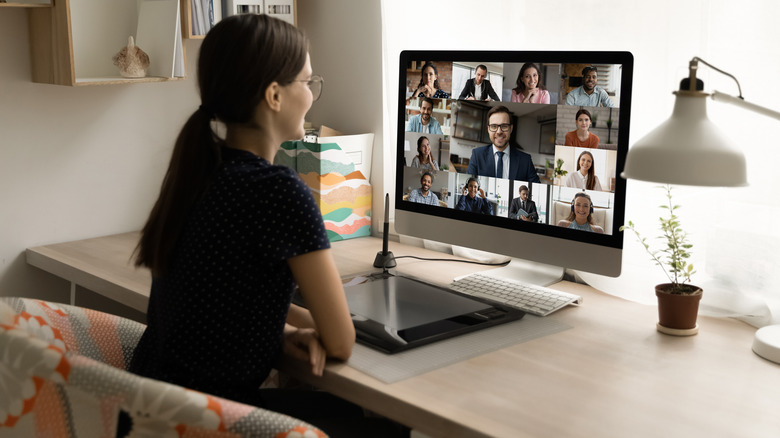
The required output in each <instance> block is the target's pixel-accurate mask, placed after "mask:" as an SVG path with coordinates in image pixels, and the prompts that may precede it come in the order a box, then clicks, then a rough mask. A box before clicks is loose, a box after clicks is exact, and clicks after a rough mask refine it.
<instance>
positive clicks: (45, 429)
mask: <svg viewBox="0 0 780 438" xmlns="http://www.w3.org/2000/svg"><path fill="white" fill-rule="evenodd" d="M143 329H144V326H143V324H138V323H136V322H133V321H129V320H126V319H124V318H120V317H118V316H114V315H109V314H105V313H102V312H97V311H94V310H89V309H83V308H79V307H74V306H68V305H64V304H53V303H48V302H45V301H39V300H31V299H25V298H5V297H2V298H0V437H2V436H31V437H32V436H47V437H52V438H59V437H63V438H76V437H112V438H113V437H115V436H127V437H184V438H187V437H191V438H200V437H278V438H294V437H307V438H308V437H311V438H315V437H324V436H325V434H323V433H322V432H321V431H319V430H318V429H316V428H314V427H313V426H310V425H308V424H305V423H303V422H301V421H300V420H297V419H294V418H291V417H288V416H285V415H281V414H278V413H275V412H271V411H266V410H263V409H259V408H256V407H253V406H248V405H244V404H241V403H237V402H233V401H230V400H225V399H222V398H219V397H213V396H210V395H208V394H203V393H200V392H197V391H192V390H189V389H186V388H183V387H180V386H176V385H171V384H168V383H165V382H161V381H157V380H152V379H147V378H144V377H140V376H137V375H135V374H132V373H129V372H127V371H125V367H126V366H127V364H128V363H129V360H130V357H131V355H132V351H133V348H134V347H135V345H136V343H137V342H138V339H139V338H140V336H141V334H142V333H143ZM109 365H110V366H109Z"/></svg>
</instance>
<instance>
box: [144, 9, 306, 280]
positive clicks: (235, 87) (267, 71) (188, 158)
mask: <svg viewBox="0 0 780 438" xmlns="http://www.w3.org/2000/svg"><path fill="white" fill-rule="evenodd" d="M307 55H308V41H307V40H306V37H305V36H304V35H303V33H302V32H301V31H300V30H298V29H297V28H295V27H294V26H292V25H290V24H288V23H286V22H284V21H281V20H278V19H276V18H272V17H269V16H268V15H256V14H241V15H233V16H230V17H226V18H225V19H223V20H221V21H220V22H219V23H217V25H216V26H214V27H213V28H212V29H211V30H210V31H209V32H208V34H207V35H206V38H205V39H204V40H203V43H202V44H201V48H200V55H199V59H198V88H199V91H200V99H201V105H200V107H199V108H198V109H197V110H196V111H195V112H194V113H193V114H192V115H191V116H190V118H189V119H188V120H187V122H186V123H185V124H184V126H183V127H182V129H181V131H180V132H179V136H178V137H177V138H176V143H175V145H174V148H173V154H172V156H171V162H170V164H169V166H168V171H167V172H166V174H165V179H164V180H163V183H162V187H161V189H160V196H159V198H158V199H157V202H156V203H155V205H154V207H153V208H152V212H151V213H150V215H149V219H148V220H147V222H146V225H145V226H144V228H143V230H142V232H141V240H140V242H139V243H138V247H137V248H136V259H135V264H136V266H146V267H148V268H150V269H151V271H152V276H153V277H158V276H160V275H162V274H163V273H164V272H165V268H166V266H167V264H168V261H169V259H170V256H171V253H172V251H173V248H174V246H175V244H176V241H177V240H178V238H179V233H180V231H181V230H182V228H183V227H184V225H185V222H186V219H187V216H188V215H189V214H190V212H191V210H192V208H193V206H194V205H195V204H196V203H197V202H198V200H199V199H200V198H201V196H202V195H203V193H204V192H205V191H206V189H207V188H208V186H209V184H210V183H211V180H212V178H213V177H214V175H215V173H216V172H217V170H218V169H219V168H220V166H221V163H222V159H221V152H220V150H221V149H220V148H221V147H222V145H223V144H224V141H222V140H220V139H219V138H217V137H216V136H215V135H214V133H213V131H212V128H211V121H212V120H214V119H216V120H219V121H221V122H223V123H225V124H227V125H231V124H251V123H254V122H253V116H254V114H255V110H256V109H257V107H258V106H259V105H260V103H261V102H262V101H263V99H265V91H266V89H267V88H268V86H269V85H271V83H273V82H277V83H279V85H281V86H285V85H289V84H290V83H292V82H293V81H294V80H295V78H296V77H297V75H298V74H299V73H300V72H301V70H303V67H304V65H305V64H306V57H307Z"/></svg>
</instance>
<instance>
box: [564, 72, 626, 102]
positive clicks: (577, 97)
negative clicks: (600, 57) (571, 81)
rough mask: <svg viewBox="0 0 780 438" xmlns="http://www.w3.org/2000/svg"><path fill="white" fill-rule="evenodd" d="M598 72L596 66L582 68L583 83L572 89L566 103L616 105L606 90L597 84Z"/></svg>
mask: <svg viewBox="0 0 780 438" xmlns="http://www.w3.org/2000/svg"><path fill="white" fill-rule="evenodd" d="M596 82H598V72H597V71H596V67H585V68H583V69H582V85H581V86H579V87H577V88H575V89H573V90H571V91H570V92H569V95H568V96H566V105H580V106H606V107H614V106H615V105H614V104H613V103H612V100H610V98H609V94H607V92H606V90H604V89H603V88H601V87H599V86H598V85H596Z"/></svg>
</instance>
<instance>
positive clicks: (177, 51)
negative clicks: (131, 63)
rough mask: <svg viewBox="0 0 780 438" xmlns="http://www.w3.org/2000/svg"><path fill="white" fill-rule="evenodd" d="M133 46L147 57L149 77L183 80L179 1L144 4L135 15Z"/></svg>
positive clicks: (158, 0) (157, 0)
mask: <svg viewBox="0 0 780 438" xmlns="http://www.w3.org/2000/svg"><path fill="white" fill-rule="evenodd" d="M184 1H189V0H184ZM135 44H136V46H138V47H140V48H141V50H143V51H145V52H146V53H147V54H148V55H149V62H150V64H149V69H148V70H147V74H148V75H149V76H158V77H165V78H172V77H183V76H184V54H183V45H182V39H181V17H180V14H179V0H143V1H142V2H141V4H140V7H139V12H138V27H137V28H136V35H135Z"/></svg>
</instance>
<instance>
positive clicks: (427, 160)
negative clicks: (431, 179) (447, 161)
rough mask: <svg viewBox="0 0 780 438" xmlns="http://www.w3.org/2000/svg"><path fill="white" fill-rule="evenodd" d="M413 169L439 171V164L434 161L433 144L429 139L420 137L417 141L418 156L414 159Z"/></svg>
mask: <svg viewBox="0 0 780 438" xmlns="http://www.w3.org/2000/svg"><path fill="white" fill-rule="evenodd" d="M412 167H418V168H423V169H430V170H439V163H437V162H436V160H434V159H433V154H432V153H431V143H430V141H429V140H428V137H425V136H420V138H418V139H417V155H415V156H414V158H412Z"/></svg>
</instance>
